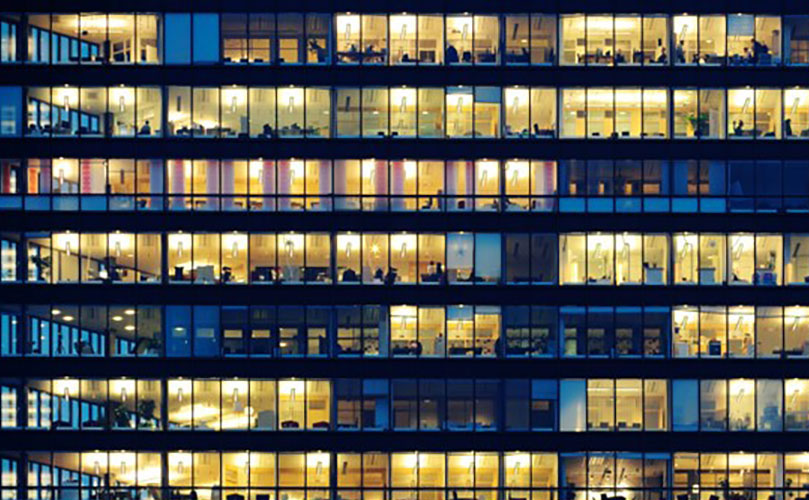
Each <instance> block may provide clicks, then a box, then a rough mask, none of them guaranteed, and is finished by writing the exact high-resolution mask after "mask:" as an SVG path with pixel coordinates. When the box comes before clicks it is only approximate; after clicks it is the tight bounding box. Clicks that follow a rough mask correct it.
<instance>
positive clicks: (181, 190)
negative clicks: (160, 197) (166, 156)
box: [169, 160, 186, 210]
mask: <svg viewBox="0 0 809 500" xmlns="http://www.w3.org/2000/svg"><path fill="white" fill-rule="evenodd" d="M169 172H171V185H170V186H169V192H170V193H171V194H174V195H176V194H186V193H185V161H183V160H169ZM169 208H171V209H174V210H183V209H185V197H184V196H172V197H171V200H170V201H169Z"/></svg>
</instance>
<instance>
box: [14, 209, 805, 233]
mask: <svg viewBox="0 0 809 500" xmlns="http://www.w3.org/2000/svg"><path fill="white" fill-rule="evenodd" d="M806 217H807V216H806V214H805V213H787V214H777V215H776V214H770V213H756V214H754V213H735V214H706V213H699V214H697V213H679V214H674V213H647V214H640V213H610V214H604V213H602V214H597V213H588V214H587V215H586V216H584V214H580V213H566V214H559V213H537V212H532V213H519V212H517V213H515V212H507V213H502V212H501V213H492V212H474V213H473V212H467V213H464V212H439V213H435V212H421V213H412V212H409V213H404V212H399V213H396V212H393V213H386V212H381V213H380V212H376V213H374V212H343V213H340V212H247V213H245V212H214V213H211V212H161V213H154V212H138V213H132V212H123V213H122V212H107V213H98V212H95V213H93V212H76V211H65V212H61V211H54V212H39V213H37V212H32V211H26V212H21V213H18V214H13V216H11V215H10V216H9V217H7V218H6V219H5V220H4V221H3V230H4V231H30V230H36V231H42V230H54V231H58V230H69V231H72V232H84V231H115V230H123V229H126V230H127V231H134V232H143V231H174V230H182V231H194V230H197V231H223V232H224V231H228V232H230V231H256V232H258V231H266V230H268V229H272V230H274V231H353V232H360V231H397V232H400V231H419V232H429V231H459V230H461V231H503V232H519V231H528V230H530V231H532V232H554V231H559V232H569V231H617V232H624V231H646V232H657V231H660V230H661V229H662V228H665V229H666V230H667V231H673V232H676V231H688V232H698V231H722V232H724V231H755V232H768V233H769V232H785V233H786V232H801V231H805V230H806Z"/></svg>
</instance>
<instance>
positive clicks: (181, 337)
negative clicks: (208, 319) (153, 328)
mask: <svg viewBox="0 0 809 500" xmlns="http://www.w3.org/2000/svg"><path fill="white" fill-rule="evenodd" d="M165 331H166V355H167V356H169V357H171V356H189V355H190V354H191V340H190V337H189V332H190V331H191V308H190V307H189V306H166V330H165Z"/></svg>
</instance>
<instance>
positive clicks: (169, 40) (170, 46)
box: [165, 14, 191, 64]
mask: <svg viewBox="0 0 809 500" xmlns="http://www.w3.org/2000/svg"><path fill="white" fill-rule="evenodd" d="M165 26H166V28H165V31H166V47H165V56H166V64H189V63H190V62H191V14H166V18H165Z"/></svg>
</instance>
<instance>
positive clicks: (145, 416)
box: [138, 399, 156, 429]
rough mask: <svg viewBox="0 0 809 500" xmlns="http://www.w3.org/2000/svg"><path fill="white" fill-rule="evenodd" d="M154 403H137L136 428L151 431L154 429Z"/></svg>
mask: <svg viewBox="0 0 809 500" xmlns="http://www.w3.org/2000/svg"><path fill="white" fill-rule="evenodd" d="M155 407H156V405H155V402H154V401H153V400H151V399H143V400H141V401H138V417H139V420H140V421H139V423H138V426H139V427H141V428H143V429H153V428H154V427H155V420H156V419H155V416H154V411H155Z"/></svg>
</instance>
